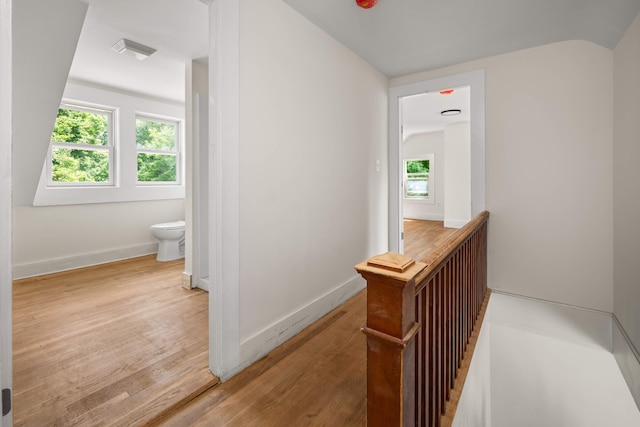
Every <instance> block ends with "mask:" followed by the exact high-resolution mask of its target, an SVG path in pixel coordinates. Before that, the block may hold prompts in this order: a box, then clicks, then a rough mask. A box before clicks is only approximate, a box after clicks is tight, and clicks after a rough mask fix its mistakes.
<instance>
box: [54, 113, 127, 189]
mask: <svg viewBox="0 0 640 427" xmlns="http://www.w3.org/2000/svg"><path fill="white" fill-rule="evenodd" d="M113 112H114V110H112V109H107V108H104V107H96V106H89V105H73V104H68V103H62V104H61V105H60V108H59V109H58V115H57V118H56V122H55V125H54V128H53V133H52V135H51V145H50V148H49V153H48V158H47V185H48V186H54V187H58V186H61V187H62V186H96V185H97V186H104V185H113V183H114V176H115V166H114V164H115V162H114V158H115V155H114V154H115V153H114V150H115V148H114V142H113Z"/></svg>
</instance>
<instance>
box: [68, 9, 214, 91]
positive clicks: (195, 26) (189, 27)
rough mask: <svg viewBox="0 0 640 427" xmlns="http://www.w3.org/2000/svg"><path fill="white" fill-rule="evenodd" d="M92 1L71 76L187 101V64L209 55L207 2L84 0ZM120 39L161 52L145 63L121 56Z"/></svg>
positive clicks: (81, 79) (74, 78) (129, 56)
mask: <svg viewBox="0 0 640 427" xmlns="http://www.w3.org/2000/svg"><path fill="white" fill-rule="evenodd" d="M84 1H85V2H86V3H89V10H88V11H87V17H86V19H85V23H84V26H83V27H82V33H81V35H80V41H79V43H78V47H77V50H76V55H75V57H74V60H73V64H72V66H71V71H70V73H69V77H70V78H71V79H73V80H80V81H86V82H90V83H94V84H99V85H106V86H111V87H115V88H118V89H123V90H128V91H133V92H138V93H142V94H145V95H150V96H154V97H159V98H166V99H170V100H174V101H180V102H182V101H184V87H185V86H184V73H185V68H184V64H185V63H186V61H189V60H191V59H199V58H202V57H206V55H207V50H208V45H209V40H208V34H209V19H208V13H207V10H208V9H207V6H206V5H205V4H203V3H201V2H200V1H198V0H84ZM121 38H127V39H130V40H133V41H135V42H138V43H142V44H144V45H147V46H149V47H152V48H154V49H156V50H157V52H156V53H154V54H153V55H151V56H150V57H149V58H147V59H145V60H144V61H139V60H137V59H136V58H134V57H133V56H131V55H127V54H118V53H116V52H114V51H113V50H111V46H113V44H114V43H116V42H117V41H118V40H120V39H121Z"/></svg>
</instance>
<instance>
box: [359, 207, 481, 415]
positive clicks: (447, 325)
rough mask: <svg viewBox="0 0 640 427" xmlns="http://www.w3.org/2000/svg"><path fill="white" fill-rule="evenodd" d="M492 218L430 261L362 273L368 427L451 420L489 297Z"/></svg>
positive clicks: (372, 263)
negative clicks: (453, 396) (450, 404)
mask: <svg viewBox="0 0 640 427" xmlns="http://www.w3.org/2000/svg"><path fill="white" fill-rule="evenodd" d="M488 218H489V213H488V212H483V213H481V214H480V215H478V216H477V217H476V218H474V219H473V220H472V221H471V222H469V223H468V224H467V225H465V226H464V227H463V228H461V229H460V230H458V231H457V232H456V233H455V234H453V235H452V236H451V237H450V239H449V240H448V241H447V242H445V243H444V244H443V245H442V246H441V247H440V248H438V249H436V250H435V251H434V252H433V253H432V254H431V255H429V256H428V257H427V258H425V259H424V260H423V262H417V261H414V260H413V259H411V258H408V257H405V256H403V255H400V254H395V253H389V252H388V253H386V254H382V255H379V256H376V257H373V258H371V259H369V260H367V261H365V262H362V263H360V264H358V265H357V266H356V270H357V271H358V272H359V273H360V274H361V275H362V276H363V277H364V278H365V279H366V280H367V324H366V325H365V326H364V327H363V328H362V330H363V332H364V333H365V334H366V335H367V425H368V426H373V427H376V426H381V427H391V426H429V427H439V426H441V422H442V420H441V418H442V416H444V415H447V416H448V418H447V419H451V417H452V414H445V408H446V405H445V404H446V403H447V401H448V400H449V399H450V397H451V390H452V389H453V388H454V385H455V387H456V389H457V388H458V387H462V383H463V382H464V379H463V378H458V379H456V377H457V376H458V371H459V368H460V366H461V363H462V362H463V360H465V362H466V361H467V360H466V359H468V358H470V357H471V354H465V351H466V350H467V343H468V342H469V338H470V337H471V336H472V334H473V333H477V331H478V329H479V326H480V323H481V321H480V322H479V324H478V325H476V321H477V319H478V315H479V314H480V312H481V310H482V308H483V307H484V306H486V302H487V300H488V296H489V292H487V221H488ZM476 326H477V327H476ZM474 328H475V329H474ZM469 353H472V351H469ZM465 375H466V373H465ZM460 380H461V381H460ZM447 410H450V411H453V412H454V411H455V407H453V408H452V409H447ZM449 415H450V416H449Z"/></svg>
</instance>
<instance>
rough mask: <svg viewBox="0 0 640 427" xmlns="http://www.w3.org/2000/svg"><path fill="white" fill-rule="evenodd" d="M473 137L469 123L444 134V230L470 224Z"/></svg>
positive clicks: (447, 130) (448, 127)
mask: <svg viewBox="0 0 640 427" xmlns="http://www.w3.org/2000/svg"><path fill="white" fill-rule="evenodd" d="M470 144H471V133H470V126H469V123H468V122H466V123H456V124H452V125H449V126H447V127H446V128H445V130H444V181H445V184H444V200H445V202H444V226H445V227H453V228H460V227H462V226H464V225H465V224H466V223H467V222H469V221H470V220H471V145H470Z"/></svg>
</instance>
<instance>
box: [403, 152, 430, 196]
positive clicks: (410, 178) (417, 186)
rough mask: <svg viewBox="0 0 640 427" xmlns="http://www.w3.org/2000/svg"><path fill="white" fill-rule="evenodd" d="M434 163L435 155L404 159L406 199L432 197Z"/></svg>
mask: <svg viewBox="0 0 640 427" xmlns="http://www.w3.org/2000/svg"><path fill="white" fill-rule="evenodd" d="M432 165H433V155H429V156H428V158H426V159H413V160H405V161H404V198H405V199H418V200H431V199H432V194H431V193H432V191H431V189H432V188H433V185H432V182H431V181H432V180H431V177H432V172H433V171H432Z"/></svg>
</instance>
